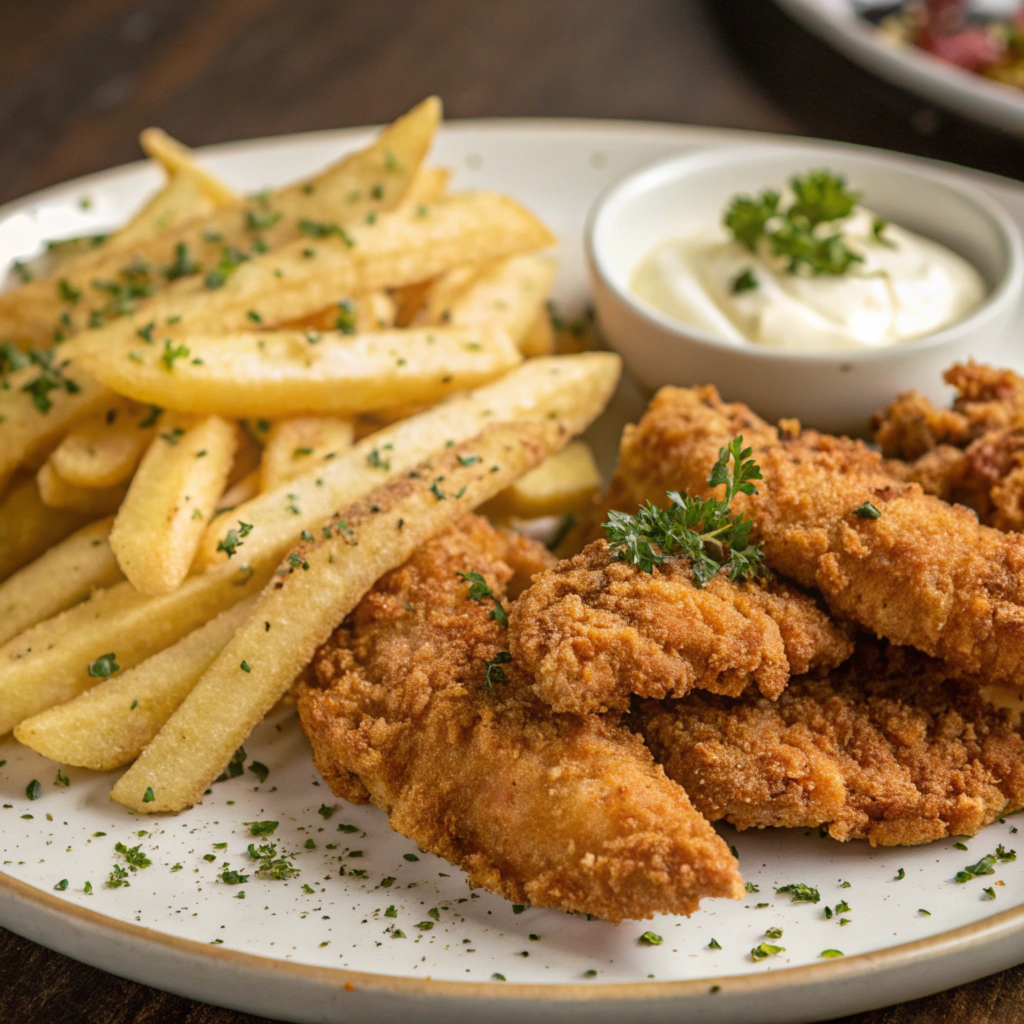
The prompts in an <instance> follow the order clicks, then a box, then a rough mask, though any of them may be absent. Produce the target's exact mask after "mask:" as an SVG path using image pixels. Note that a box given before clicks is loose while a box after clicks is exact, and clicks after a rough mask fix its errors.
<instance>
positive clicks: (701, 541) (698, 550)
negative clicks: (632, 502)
mask: <svg viewBox="0 0 1024 1024" xmlns="http://www.w3.org/2000/svg"><path fill="white" fill-rule="evenodd" d="M752 451H753V450H752V449H751V448H744V447H743V437H742V435H740V436H739V437H735V438H733V439H732V441H730V442H729V444H728V445H726V446H725V447H724V448H722V449H720V450H719V453H718V461H717V462H716V463H715V464H714V466H712V467H711V472H710V474H709V475H708V484H709V485H710V486H711V487H718V486H720V485H724V486H725V498H724V500H722V501H718V500H716V499H715V498H708V499H707V500H702V499H700V498H692V497H690V496H689V495H687V494H686V493H683V492H680V491H667V492H666V494H667V495H668V498H669V501H670V502H671V504H670V505H669V507H668V508H667V509H662V508H658V506H657V505H654V504H652V503H651V502H646V503H645V504H644V505H643V506H642V507H641V508H640V511H639V512H637V514H636V515H635V516H631V515H628V514H627V513H625V512H614V511H613V512H609V513H608V522H606V523H605V524H604V532H605V536H606V537H607V539H608V546H609V547H610V548H611V549H612V551H614V552H615V555H616V557H617V558H618V559H619V560H620V561H624V562H628V563H629V564H630V565H635V566H637V568H639V569H641V570H642V571H643V572H648V573H649V572H653V571H654V566H656V565H661V564H662V563H663V562H664V561H666V559H669V558H689V559H690V561H691V562H692V563H693V577H694V583H695V584H696V586H697V587H698V588H700V587H703V586H704V584H705V583H707V582H709V581H710V580H712V579H714V577H715V576H717V575H718V573H719V572H721V571H722V570H723V569H726V570H728V575H729V579H730V580H733V581H735V580H740V579H757V578H758V577H762V576H766V575H767V574H768V568H767V566H766V565H765V564H764V552H763V551H762V550H761V549H760V548H759V547H758V546H757V545H753V544H751V543H750V530H751V527H752V526H753V523H752V522H751V521H750V520H749V519H747V518H746V517H744V516H743V515H736V514H735V513H734V512H733V511H732V508H731V507H730V506H731V504H732V500H733V498H735V497H736V495H737V494H756V493H757V488H756V487H755V486H754V483H753V481H754V480H760V479H762V477H761V469H760V467H759V466H758V465H757V463H756V462H755V461H754V460H753V459H752V458H751V457H750V456H751V454H752Z"/></svg>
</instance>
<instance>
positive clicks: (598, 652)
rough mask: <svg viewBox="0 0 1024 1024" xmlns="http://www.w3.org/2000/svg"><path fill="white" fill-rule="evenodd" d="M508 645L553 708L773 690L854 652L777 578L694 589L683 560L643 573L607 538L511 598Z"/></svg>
mask: <svg viewBox="0 0 1024 1024" xmlns="http://www.w3.org/2000/svg"><path fill="white" fill-rule="evenodd" d="M508 644H509V650H510V651H511V652H512V657H513V659H514V661H515V662H516V664H517V665H518V666H519V667H520V668H521V669H522V670H523V671H524V672H528V673H531V674H532V675H533V691H534V693H536V695H537V696H538V697H539V698H540V699H541V700H543V701H544V702H545V703H547V704H550V705H551V707H552V708H554V710H555V711H560V712H575V713H577V714H585V713H588V712H601V711H607V710H608V709H609V708H616V709H619V710H626V709H627V708H628V707H629V703H630V694H634V693H635V694H639V695H640V696H642V697H665V696H668V695H673V696H676V697H682V696H684V695H685V694H686V693H688V692H689V691H690V690H691V689H693V688H695V687H699V688H700V689H704V690H710V691H712V692H714V693H722V694H728V695H730V696H734V697H735V696H738V695H739V694H740V693H741V692H742V691H743V690H744V688H745V687H746V686H747V685H748V684H749V683H751V682H753V683H756V685H757V686H758V688H759V689H760V691H761V693H763V694H764V695H765V696H766V697H772V698H775V697H778V695H779V694H780V693H781V692H782V690H783V688H784V687H785V685H786V683H787V682H788V680H789V677H790V676H791V675H796V674H801V673H804V672H807V671H809V670H810V669H812V668H816V667H819V666H821V667H826V668H832V667H834V666H836V665H838V664H839V663H840V662H842V661H844V660H845V659H846V658H848V657H849V656H850V654H851V653H852V651H853V644H852V642H851V641H850V639H849V634H848V631H847V630H846V629H845V628H843V627H841V626H839V625H838V624H836V623H834V622H832V620H831V619H829V617H828V616H827V615H826V614H825V613H824V612H822V611H821V610H820V609H819V608H818V606H817V605H816V604H815V602H814V600H813V599H812V598H810V597H808V596H807V595H806V594H803V593H801V592H800V591H798V590H797V589H796V588H794V587H791V586H789V585H787V584H785V583H780V582H772V583H769V584H764V583H755V582H742V583H730V582H729V580H728V579H727V578H726V577H724V576H718V577H716V578H715V579H713V580H711V581H710V582H709V583H708V584H707V585H706V586H705V587H703V588H698V587H697V586H695V584H694V581H693V569H692V568H691V565H690V562H689V560H687V559H670V560H668V561H666V562H664V563H663V564H662V565H656V566H655V567H654V571H653V572H651V573H646V572H644V571H642V570H641V569H639V568H637V567H636V566H633V565H627V564H626V563H625V562H622V561H618V560H616V559H615V557H614V555H613V554H612V552H611V551H610V550H609V548H608V544H607V542H606V541H603V540H601V541H595V542H594V543H593V544H591V545H589V547H587V548H586V549H585V550H584V551H583V552H581V553H580V554H579V555H577V556H576V557H575V558H571V559H569V560H568V561H564V562H560V563H559V564H558V565H557V566H555V568H554V569H551V570H549V571H548V572H543V573H540V574H539V575H538V576H536V577H535V578H534V581H533V584H532V585H531V586H530V588H529V589H528V590H527V591H526V592H525V593H524V594H523V595H522V596H521V597H520V598H519V600H518V601H516V603H515V604H514V605H513V607H512V612H511V614H510V616H509V632H508Z"/></svg>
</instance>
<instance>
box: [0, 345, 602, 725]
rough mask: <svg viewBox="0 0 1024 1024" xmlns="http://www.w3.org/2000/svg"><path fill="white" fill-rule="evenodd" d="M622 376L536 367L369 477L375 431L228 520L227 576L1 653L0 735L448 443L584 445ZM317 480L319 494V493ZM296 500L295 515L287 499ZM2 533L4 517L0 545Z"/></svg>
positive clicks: (200, 617) (106, 609)
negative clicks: (482, 435)
mask: <svg viewBox="0 0 1024 1024" xmlns="http://www.w3.org/2000/svg"><path fill="white" fill-rule="evenodd" d="M620 367H621V362H620V360H619V358H618V356H615V355H613V354H611V353H607V352H594V353H588V354H586V355H583V356H577V357H573V358H562V359H559V358H552V359H534V360H531V361H530V362H528V363H525V364H523V365H522V366H521V367H519V368H518V369H516V370H513V371H512V373H510V374H508V375H507V376H506V377H504V378H502V379H501V380H499V381H496V382H495V383H493V384H488V385H485V386H484V387H482V388H479V389H478V390H477V391H475V392H472V393H471V395H469V396H460V397H459V398H456V399H454V400H453V401H451V402H448V403H445V404H444V405H441V406H438V407H437V408H435V409H432V410H430V411H429V412H427V413H424V414H423V415H422V416H420V417H417V418H416V419H415V420H412V421H407V422H406V423H405V424H398V425H396V428H394V429H395V430H396V431H398V430H399V428H400V430H401V432H396V433H394V434H391V435H390V436H391V437H392V438H393V439H397V441H398V442H399V443H398V444H396V445H395V446H394V448H393V450H388V451H386V459H385V460H383V461H382V460H380V459H378V460H376V464H375V465H372V466H371V465H370V464H369V463H368V462H367V455H368V453H369V452H370V451H371V450H372V448H373V447H374V444H377V443H379V444H381V445H383V444H386V443H388V441H387V437H388V436H389V435H387V434H385V433H384V432H383V431H381V432H379V434H378V438H381V440H379V441H375V442H374V444H369V445H366V444H364V445H357V446H354V447H353V448H352V450H351V451H350V452H349V453H348V454H346V455H344V456H340V457H339V458H338V459H335V460H333V461H332V462H331V464H330V465H329V466H325V467H324V468H323V469H322V470H317V471H314V472H313V473H311V474H305V475H304V476H303V477H300V478H296V479H295V480H292V481H289V483H287V484H285V485H284V487H283V488H279V489H277V490H275V491H272V492H269V493H268V494H267V495H260V496H259V497H258V498H256V499H254V500H253V501H251V502H249V503H247V504H246V505H245V506H241V507H240V508H238V509H236V510H235V511H234V513H233V516H232V518H233V519H234V518H236V517H239V516H242V518H243V521H244V522H248V523H250V524H255V525H254V530H253V532H252V533H251V534H250V535H249V536H248V537H247V538H246V539H245V540H244V541H243V542H242V544H241V545H240V546H237V548H236V554H235V558H234V560H233V562H234V564H228V565H226V566H218V565H212V566H210V565H207V567H206V571H205V572H203V573H201V574H199V575H194V576H190V577H189V578H188V579H186V580H185V582H184V583H183V584H182V585H181V586H180V587H179V588H178V589H177V590H175V591H173V592H172V593H170V594H166V595H163V596H160V597H149V596H147V595H145V594H140V593H139V592H138V591H137V590H135V588H134V587H132V586H131V584H130V583H128V582H127V581H126V582H124V583H119V584H117V585H116V586H113V587H111V588H110V589H109V590H105V591H102V592H98V593H96V594H94V595H93V596H92V597H91V598H90V599H89V600H88V601H85V602H83V603H82V604H80V605H76V606H75V607H74V608H71V609H69V610H68V611H66V612H64V613H62V614H61V615H59V616H57V617H56V618H53V619H48V620H47V621H45V622H41V623H40V624H39V625H37V626H34V627H32V628H31V629H29V630H27V631H26V632H25V633H23V634H22V635H21V636H19V637H17V638H15V639H14V640H11V641H9V642H8V643H7V644H5V645H4V646H3V647H0V735H3V734H4V733H5V732H7V731H9V730H10V729H12V728H13V727H14V726H15V725H17V724H18V723H19V722H20V721H22V720H23V719H25V718H28V717H29V716H31V715H34V714H37V713H38V712H40V711H45V710H46V708H48V707H52V706H53V705H54V704H59V703H61V702H63V701H66V700H70V699H71V698H72V697H74V696H76V695H77V694H78V693H81V692H82V691H83V690H85V689H88V688H89V687H90V686H91V685H93V684H95V683H96V682H97V680H96V679H94V678H92V677H90V676H89V675H88V672H87V668H88V665H89V664H90V662H92V661H93V660H95V659H96V658H98V657H99V656H100V655H101V654H103V653H107V652H114V653H116V655H117V661H118V663H119V664H120V665H121V666H122V667H125V668H129V667H131V666H132V665H136V664H138V662H140V661H142V660H143V659H144V658H147V657H149V656H150V655H152V654H155V653H156V652H157V651H160V650H163V649H164V648H165V647H168V646H169V645H170V644H172V643H174V642H175V641H176V640H178V639H180V638H181V637H182V636H184V635H185V634H186V633H189V632H191V631H192V630H193V629H196V628H197V627H198V626H200V625H202V624H203V623H204V622H207V621H209V619H211V618H213V616H214V615H216V614H217V613H218V612H221V611H223V610H224V609H226V608H229V607H231V606H232V605H233V604H235V603H236V602H237V601H240V600H242V598H244V597H247V596H249V595H250V594H251V593H253V592H254V591H255V590H256V589H258V588H259V587H261V586H262V584H263V583H264V582H265V581H266V580H267V578H268V577H270V575H271V574H272V572H273V569H274V568H275V566H276V563H277V560H278V559H279V558H281V557H282V555H283V554H284V553H285V552H287V550H288V548H289V547H290V546H291V545H292V544H294V543H295V542H297V541H298V540H299V538H300V535H301V532H302V531H303V530H305V529H308V530H310V531H313V530H316V531H319V530H320V528H321V527H322V525H323V523H324V522H326V520H327V519H329V518H330V516H331V514H332V513H333V512H334V511H336V510H337V509H338V508H342V507H344V506H346V505H350V504H352V503H353V502H355V501H358V500H359V499H361V498H363V497H365V496H366V495H367V494H369V493H370V492H371V491H372V490H374V488H375V487H378V486H379V485H380V484H381V483H382V482H384V481H387V480H391V479H396V478H398V477H400V476H403V475H404V474H406V473H407V472H408V471H409V470H410V469H411V468H412V467H413V465H415V463H416V462H420V461H422V460H423V459H424V458H427V457H429V456H430V455H431V454H432V453H433V452H435V451H438V450H446V449H447V444H448V442H449V441H454V442H456V443H458V442H459V441H464V440H466V439H467V438H469V437H472V436H474V434H475V433H476V432H477V430H478V429H479V427H480V426H481V425H482V424H483V423H488V422H510V421H513V420H531V421H535V422H540V423H543V424H545V425H546V426H547V427H548V428H550V429H553V430H556V431H558V433H559V435H560V436H562V437H564V438H566V439H568V438H570V437H572V436H573V435H574V434H576V433H579V432H580V431H582V430H583V429H584V428H585V427H586V426H587V425H588V424H589V423H590V422H591V421H592V420H593V419H594V418H595V417H596V416H597V415H598V414H599V413H600V412H601V410H602V409H603V408H604V406H605V403H606V402H607V401H608V399H609V397H610V396H611V394H612V392H613V391H614V389H615V384H616V382H617V381H618V376H619V372H620ZM388 460H390V461H388ZM385 461H387V468H385V465H384V462H385ZM318 480H319V481H322V483H321V484H317V481H318ZM293 492H294V494H295V499H294V501H296V502H299V504H295V503H293V499H292V498H291V497H290V496H289V495H290V493H293ZM43 507H44V509H45V506H43ZM243 509H244V510H245V511H244V515H243V511H242V510H243ZM293 509H294V511H293ZM3 522H4V518H3V514H2V509H0V537H2V535H3ZM228 526H229V522H228V521H226V520H223V519H222V520H221V521H220V522H219V523H218V522H215V523H214V524H213V525H212V526H211V527H210V529H209V530H208V531H207V536H206V537H204V539H203V543H204V545H205V544H206V543H207V541H208V540H211V539H212V540H211V543H210V547H209V555H210V556H211V558H210V561H218V560H220V559H224V558H226V557H227V556H226V555H225V554H224V553H223V552H217V550H216V548H217V542H218V540H219V539H221V538H223V537H224V532H225V531H226V530H227V529H228ZM71 529H73V527H71V528H69V529H67V530H66V532H65V533H64V534H63V535H62V536H66V535H67V533H69V532H71ZM49 543H51V541H47V542H46V543H45V544H44V545H43V548H45V547H46V546H48V544H49ZM4 550H5V549H4V548H3V547H0V551H4ZM40 550H42V549H40ZM40 550H36V551H35V552H34V554H33V555H32V556H31V557H35V555H37V554H39V553H40ZM26 560H27V559H26ZM236 567H237V568H236Z"/></svg>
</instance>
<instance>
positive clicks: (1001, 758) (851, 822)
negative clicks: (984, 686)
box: [635, 641, 1024, 846]
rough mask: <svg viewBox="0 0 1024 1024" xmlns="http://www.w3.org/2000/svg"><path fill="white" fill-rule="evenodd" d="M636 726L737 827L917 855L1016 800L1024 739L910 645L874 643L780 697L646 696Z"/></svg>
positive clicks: (690, 789) (708, 805)
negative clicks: (817, 831)
mask: <svg viewBox="0 0 1024 1024" xmlns="http://www.w3.org/2000/svg"><path fill="white" fill-rule="evenodd" d="M859 646H860V645H859ZM635 727H636V728H638V729H639V730H640V732H641V733H642V735H643V736H644V738H645V739H646V740H647V743H648V745H649V746H650V748H651V750H652V752H653V753H654V756H655V758H656V759H657V760H658V761H660V762H661V763H662V764H664V766H665V770H666V771H667V772H668V774H669V776H670V777H671V778H673V779H675V780H676V781H677V782H678V783H679V784H680V785H681V786H683V788H684V789H686V791H687V793H689V794H690V797H691V799H692V800H693V802H694V804H696V806H697V807H698V808H699V809H700V810H701V811H702V812H703V813H704V814H705V815H706V816H707V817H708V818H709V819H710V820H712V821H718V820H719V819H723V818H724V819H725V820H726V821H729V822H732V824H734V825H735V826H736V827H737V828H741V829H745V828H765V827H767V826H775V825H778V826H784V827H789V828H799V827H815V826H818V825H827V826H828V831H829V833H830V835H832V837H833V838H835V839H839V840H847V839H867V840H868V841H869V842H870V843H871V845H872V846H913V845H916V844H918V843H927V842H931V841H932V840H934V839H941V838H942V837H943V836H947V835H974V834H975V833H976V832H978V831H979V829H981V828H983V827H984V826H985V825H988V824H990V823H991V822H992V821H994V820H995V819H996V818H997V817H999V816H1000V815H1003V814H1008V813H1010V812H1011V811H1013V810H1016V809H1017V808H1019V807H1021V806H1022V805H1024V740H1022V739H1021V736H1020V733H1019V732H1018V731H1017V730H1016V729H1015V728H1013V727H1012V726H1011V724H1010V722H1009V719H1008V717H1007V713H1006V712H1001V711H996V710H995V709H994V708H992V707H991V706H990V705H988V704H986V703H985V702H984V701H983V700H982V699H981V697H980V696H979V695H978V689H977V687H976V686H974V685H971V684H968V683H958V682H955V681H953V680H950V679H949V678H948V670H947V669H945V668H944V667H943V665H942V664H941V663H940V662H936V661H932V660H930V659H928V658H926V657H924V656H923V655H921V654H918V653H917V652H916V651H910V650H909V649H908V648H890V649H889V650H887V651H884V652H883V651H882V650H880V647H879V645H877V643H876V642H873V641H872V642H868V643H867V644H864V645H863V646H862V647H861V649H860V650H859V651H858V654H857V656H856V657H855V658H854V660H853V661H850V662H847V664H846V665H844V666H843V667H842V668H840V669H839V670H837V671H836V672H833V673H832V674H831V675H830V676H827V677H825V678H821V679H814V678H811V677H806V678H804V679H800V680H796V681H793V682H791V683H790V684H789V686H788V687H787V689H786V691H785V693H783V694H782V696H781V697H780V698H779V699H778V700H777V701H775V702H772V701H767V700H764V699H763V698H760V697H757V696H754V695H747V696H745V697H743V698H740V699H739V700H731V699H728V698H722V697H712V696H710V695H707V694H697V693H694V694H691V695H690V696H689V697H687V698H686V699H685V700H679V701H664V702H656V701H644V702H643V703H642V704H641V705H640V706H639V708H638V709H637V712H636V715H635Z"/></svg>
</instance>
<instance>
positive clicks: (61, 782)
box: [53, 768, 71, 789]
mask: <svg viewBox="0 0 1024 1024" xmlns="http://www.w3.org/2000/svg"><path fill="white" fill-rule="evenodd" d="M53 784H54V785H55V786H63V787H64V788H65V789H67V787H68V786H70V785H71V780H70V779H69V778H68V777H67V776H66V775H65V774H64V772H63V771H62V770H61V769H60V768H58V769H57V778H55V779H54V780H53Z"/></svg>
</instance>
